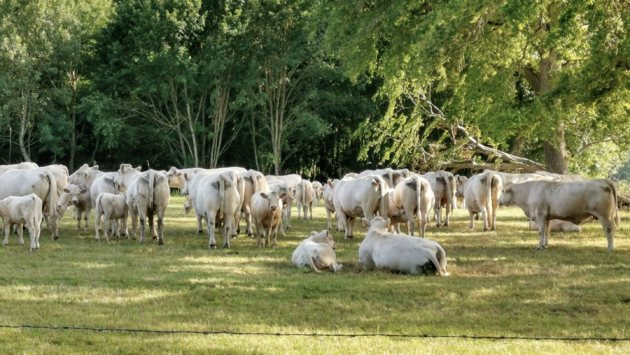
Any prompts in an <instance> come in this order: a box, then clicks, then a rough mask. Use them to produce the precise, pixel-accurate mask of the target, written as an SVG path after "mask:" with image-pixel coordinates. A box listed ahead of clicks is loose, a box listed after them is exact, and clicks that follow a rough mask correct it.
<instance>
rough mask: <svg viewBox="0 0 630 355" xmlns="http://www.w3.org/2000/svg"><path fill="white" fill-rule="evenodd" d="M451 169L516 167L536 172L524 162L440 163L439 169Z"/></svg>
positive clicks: (454, 170) (508, 168) (514, 168)
mask: <svg viewBox="0 0 630 355" xmlns="http://www.w3.org/2000/svg"><path fill="white" fill-rule="evenodd" d="M447 168H448V169H452V171H451V172H452V173H455V172H456V171H458V170H461V169H471V170H483V169H490V170H497V171H502V170H517V169H523V170H527V171H529V172H532V173H533V172H536V169H537V168H535V167H532V166H530V165H525V164H519V163H502V164H499V163H488V162H482V163H477V162H475V161H452V162H446V163H442V164H440V169H447Z"/></svg>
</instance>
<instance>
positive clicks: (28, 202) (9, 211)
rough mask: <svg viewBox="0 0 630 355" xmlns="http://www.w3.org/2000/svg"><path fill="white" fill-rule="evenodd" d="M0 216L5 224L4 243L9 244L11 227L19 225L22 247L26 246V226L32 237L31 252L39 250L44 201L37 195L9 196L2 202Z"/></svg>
mask: <svg viewBox="0 0 630 355" xmlns="http://www.w3.org/2000/svg"><path fill="white" fill-rule="evenodd" d="M0 216H1V217H2V222H3V223H4V243H2V245H7V244H9V232H10V230H11V226H12V225H14V224H16V225H17V227H18V228H17V232H18V236H19V238H20V245H24V238H23V233H24V231H23V230H22V225H23V224H26V226H27V227H28V233H29V234H30V236H31V251H33V250H35V249H39V233H40V232H41V227H42V199H40V198H39V197H37V195H35V194H28V195H26V196H19V197H18V196H9V197H7V198H5V199H3V200H1V201H0Z"/></svg>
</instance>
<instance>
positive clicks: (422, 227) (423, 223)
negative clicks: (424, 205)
mask: <svg viewBox="0 0 630 355" xmlns="http://www.w3.org/2000/svg"><path fill="white" fill-rule="evenodd" d="M418 209H420V207H418ZM430 213H431V211H430V209H428V210H427V211H426V212H425V213H422V212H421V213H420V217H421V221H418V223H421V224H420V237H422V238H424V234H425V233H426V231H427V225H428V224H429V223H430V222H431V218H430V217H429V214H430Z"/></svg>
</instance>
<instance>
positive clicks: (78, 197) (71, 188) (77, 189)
mask: <svg viewBox="0 0 630 355" xmlns="http://www.w3.org/2000/svg"><path fill="white" fill-rule="evenodd" d="M70 205H73V206H74V209H75V213H76V219H77V230H81V215H83V218H84V219H85V230H88V218H89V217H90V212H91V211H92V199H90V190H88V188H87V187H86V186H85V185H80V186H77V185H75V184H68V185H67V186H66V187H65V188H64V189H63V193H62V194H61V196H59V201H58V202H57V216H58V218H59V219H61V218H62V217H63V215H64V213H65V211H66V210H67V209H68V207H69V206H70Z"/></svg>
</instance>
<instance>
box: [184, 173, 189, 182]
mask: <svg viewBox="0 0 630 355" xmlns="http://www.w3.org/2000/svg"><path fill="white" fill-rule="evenodd" d="M188 179H190V177H189V176H188V173H184V180H186V181H188Z"/></svg>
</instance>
